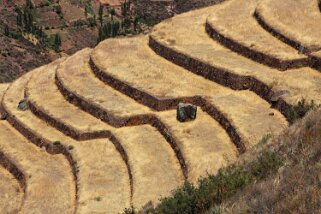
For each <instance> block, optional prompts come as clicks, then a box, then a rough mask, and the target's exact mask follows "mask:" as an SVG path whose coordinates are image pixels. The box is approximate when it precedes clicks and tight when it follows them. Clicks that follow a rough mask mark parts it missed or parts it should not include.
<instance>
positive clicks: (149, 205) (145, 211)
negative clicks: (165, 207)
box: [139, 201, 154, 214]
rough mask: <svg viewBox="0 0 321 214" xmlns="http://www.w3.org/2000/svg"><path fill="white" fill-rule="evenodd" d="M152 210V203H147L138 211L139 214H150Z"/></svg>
mask: <svg viewBox="0 0 321 214" xmlns="http://www.w3.org/2000/svg"><path fill="white" fill-rule="evenodd" d="M153 209H154V205H153V202H151V201H149V202H148V203H147V204H145V205H144V206H143V208H142V209H141V210H140V211H139V214H149V213H152V210H153Z"/></svg>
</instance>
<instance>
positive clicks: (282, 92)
mask: <svg viewBox="0 0 321 214" xmlns="http://www.w3.org/2000/svg"><path fill="white" fill-rule="evenodd" d="M285 94H290V92H289V91H288V90H280V91H276V92H274V94H273V96H272V97H271V101H272V102H277V101H278V100H279V98H280V97H282V96H283V95H285Z"/></svg>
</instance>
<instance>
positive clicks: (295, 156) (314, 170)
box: [216, 110, 321, 213]
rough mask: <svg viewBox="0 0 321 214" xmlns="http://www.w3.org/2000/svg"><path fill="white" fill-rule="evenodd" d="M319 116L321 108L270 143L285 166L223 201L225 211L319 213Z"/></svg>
mask: <svg viewBox="0 0 321 214" xmlns="http://www.w3.org/2000/svg"><path fill="white" fill-rule="evenodd" d="M320 118H321V110H315V111H312V112H310V113H309V114H308V115H307V116H306V117H305V118H304V119H302V120H300V121H298V122H297V123H295V124H294V125H293V126H292V127H290V128H289V129H288V130H287V131H286V132H285V133H284V134H283V135H282V136H281V137H279V138H278V139H276V140H275V141H274V142H273V143H271V144H270V147H273V148H274V149H276V150H278V151H279V152H280V153H281V154H282V156H283V157H284V158H285V162H284V166H283V167H281V168H280V170H279V171H278V172H277V174H275V175H273V176H271V177H269V178H267V179H265V180H263V181H261V182H258V183H255V184H254V185H250V186H248V187H246V188H245V189H244V190H242V191H240V192H238V193H237V194H236V195H235V196H234V197H232V198H230V199H229V200H226V201H224V203H223V204H222V205H221V206H220V208H221V210H222V213H320V211H321V209H320V208H321V200H320V198H321V197H320V196H321V174H320V169H321V162H320V157H321V143H320V140H321V121H320ZM216 209H217V208H216Z"/></svg>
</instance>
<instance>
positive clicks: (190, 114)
mask: <svg viewBox="0 0 321 214" xmlns="http://www.w3.org/2000/svg"><path fill="white" fill-rule="evenodd" d="M196 113H197V107H196V106H195V105H192V104H189V103H179V104H178V106H177V120H178V121H180V122H186V121H191V120H195V118H196Z"/></svg>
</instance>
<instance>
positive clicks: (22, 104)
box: [18, 98, 28, 111]
mask: <svg viewBox="0 0 321 214" xmlns="http://www.w3.org/2000/svg"><path fill="white" fill-rule="evenodd" d="M18 109H20V110H21V111H25V110H27V109H28V100H27V98H24V99H22V100H20V102H19V104H18Z"/></svg>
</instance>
